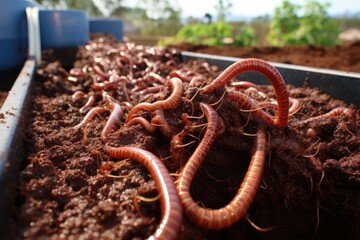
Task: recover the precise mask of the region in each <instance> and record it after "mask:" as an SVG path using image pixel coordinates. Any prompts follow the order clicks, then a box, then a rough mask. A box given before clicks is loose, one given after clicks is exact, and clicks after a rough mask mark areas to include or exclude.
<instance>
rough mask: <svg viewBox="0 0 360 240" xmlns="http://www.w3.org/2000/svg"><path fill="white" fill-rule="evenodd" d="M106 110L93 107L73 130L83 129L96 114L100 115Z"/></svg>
mask: <svg viewBox="0 0 360 240" xmlns="http://www.w3.org/2000/svg"><path fill="white" fill-rule="evenodd" d="M106 111H107V109H106V108H103V107H94V108H92V109H91V110H90V111H89V112H88V113H87V114H86V115H85V117H84V119H83V120H82V121H81V122H80V123H79V124H78V125H76V126H75V128H81V127H83V126H84V125H85V124H87V123H88V122H89V121H90V120H91V119H93V118H94V117H95V115H96V114H100V113H103V112H106Z"/></svg>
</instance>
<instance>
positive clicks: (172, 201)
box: [104, 147, 183, 239]
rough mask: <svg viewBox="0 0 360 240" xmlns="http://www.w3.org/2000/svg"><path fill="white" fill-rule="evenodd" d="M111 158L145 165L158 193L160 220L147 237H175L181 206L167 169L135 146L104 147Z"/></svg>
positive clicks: (156, 159) (153, 156)
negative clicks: (129, 160) (152, 232)
mask: <svg viewBox="0 0 360 240" xmlns="http://www.w3.org/2000/svg"><path fill="white" fill-rule="evenodd" d="M104 150H105V152H107V153H108V154H109V155H110V156H111V157H113V158H130V159H133V160H135V161H137V162H138V163H140V164H142V165H144V166H145V168H146V169H147V170H148V171H149V172H150V174H151V175H152V176H153V178H154V182H155V185H156V187H157V189H158V191H159V194H160V206H161V220H160V224H159V227H158V229H157V230H156V231H155V233H154V234H153V235H151V236H150V237H149V239H177V238H178V237H179V236H178V232H179V231H180V228H181V226H182V220H183V215H182V207H181V204H180V201H179V197H178V194H177V192H176V189H175V186H174V183H173V180H172V178H171V176H170V174H169V171H168V170H167V168H166V167H165V165H164V164H163V163H162V161H161V160H160V159H159V158H158V157H157V156H155V155H154V154H153V153H151V152H149V151H146V150H144V149H140V148H136V147H118V148H112V147H105V149H104Z"/></svg>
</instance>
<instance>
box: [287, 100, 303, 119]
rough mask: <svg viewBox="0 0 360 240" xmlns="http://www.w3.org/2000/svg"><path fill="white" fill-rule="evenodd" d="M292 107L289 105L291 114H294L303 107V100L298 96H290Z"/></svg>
mask: <svg viewBox="0 0 360 240" xmlns="http://www.w3.org/2000/svg"><path fill="white" fill-rule="evenodd" d="M289 101H290V107H289V114H290V115H292V114H294V113H296V112H298V111H299V110H300V108H301V101H300V100H299V99H297V98H292V97H289Z"/></svg>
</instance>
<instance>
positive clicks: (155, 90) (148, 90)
mask: <svg viewBox="0 0 360 240" xmlns="http://www.w3.org/2000/svg"><path fill="white" fill-rule="evenodd" d="M163 88H164V86H162V85H158V86H153V87H147V88H145V89H144V90H141V91H140V92H139V94H140V95H144V94H148V93H158V92H160V91H161V90H162V89H163Z"/></svg>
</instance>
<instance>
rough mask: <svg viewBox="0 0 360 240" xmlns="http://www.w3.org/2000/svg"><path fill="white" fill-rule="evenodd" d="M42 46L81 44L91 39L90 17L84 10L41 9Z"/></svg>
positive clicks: (72, 45)
mask: <svg viewBox="0 0 360 240" xmlns="http://www.w3.org/2000/svg"><path fill="white" fill-rule="evenodd" d="M39 19H40V34H41V47H42V48H62V47H74V46H80V45H83V44H85V43H87V42H88V40H89V17H88V14H87V12H86V11H82V10H40V11H39Z"/></svg>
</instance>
